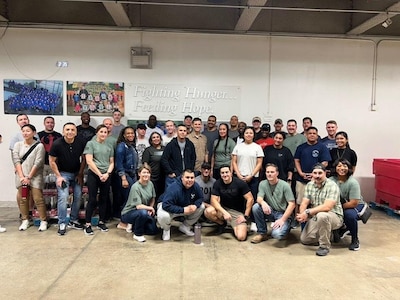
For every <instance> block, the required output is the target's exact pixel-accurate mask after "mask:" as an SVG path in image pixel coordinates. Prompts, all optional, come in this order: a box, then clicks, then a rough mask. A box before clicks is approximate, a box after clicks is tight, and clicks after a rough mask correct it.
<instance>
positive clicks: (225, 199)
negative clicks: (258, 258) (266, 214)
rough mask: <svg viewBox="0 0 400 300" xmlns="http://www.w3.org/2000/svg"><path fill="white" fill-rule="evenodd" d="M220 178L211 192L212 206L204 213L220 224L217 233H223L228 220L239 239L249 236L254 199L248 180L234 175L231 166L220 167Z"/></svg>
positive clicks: (242, 239)
mask: <svg viewBox="0 0 400 300" xmlns="http://www.w3.org/2000/svg"><path fill="white" fill-rule="evenodd" d="M220 174H221V178H220V179H218V180H217V181H216V182H215V184H214V187H213V189H212V192H211V206H209V207H207V209H206V210H205V212H204V215H205V216H206V218H207V219H209V220H211V221H213V222H215V223H217V224H218V229H217V234H221V233H223V230H224V228H225V226H226V225H227V222H230V225H231V226H232V228H233V231H234V234H235V237H236V238H237V239H238V240H239V241H244V240H246V238H247V221H248V219H249V215H250V212H251V206H252V205H253V202H254V199H253V196H252V194H251V191H250V189H249V187H248V185H247V183H246V182H244V181H243V180H240V179H238V178H236V177H233V176H232V172H231V170H230V167H229V166H222V167H221V168H220Z"/></svg>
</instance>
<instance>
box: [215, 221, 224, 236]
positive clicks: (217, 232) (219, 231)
mask: <svg viewBox="0 0 400 300" xmlns="http://www.w3.org/2000/svg"><path fill="white" fill-rule="evenodd" d="M226 225H227V223H226V221H224V224H222V225H221V224H218V223H217V229H215V231H214V234H215V235H221V234H223V233H224V232H225V227H226Z"/></svg>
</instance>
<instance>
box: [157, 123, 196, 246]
mask: <svg viewBox="0 0 400 300" xmlns="http://www.w3.org/2000/svg"><path fill="white" fill-rule="evenodd" d="M184 127H185V126H184ZM185 129H186V127H185ZM178 135H179V133H178ZM160 200H161V201H162V202H161V203H159V204H158V206H157V220H158V222H159V224H160V227H161V228H162V229H163V233H162V240H163V241H168V240H170V239H171V221H172V219H173V218H175V217H180V216H183V217H184V221H183V223H182V224H181V225H180V226H179V231H181V232H183V233H184V234H186V235H187V236H194V232H193V231H192V230H191V228H190V227H191V226H193V224H194V223H196V222H197V221H198V219H199V218H200V217H201V215H202V214H203V211H204V205H203V193H202V191H201V189H200V187H199V186H198V184H197V183H195V181H194V172H193V171H192V170H189V169H186V170H185V171H183V173H182V177H181V180H176V181H175V182H174V183H172V184H171V185H170V187H169V188H168V189H167V190H166V191H165V193H164V194H162V195H161V197H160Z"/></svg>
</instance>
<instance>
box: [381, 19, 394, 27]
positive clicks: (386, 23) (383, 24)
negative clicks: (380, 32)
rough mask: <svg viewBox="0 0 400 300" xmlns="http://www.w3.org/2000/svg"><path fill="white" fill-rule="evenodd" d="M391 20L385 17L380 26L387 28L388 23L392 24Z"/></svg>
mask: <svg viewBox="0 0 400 300" xmlns="http://www.w3.org/2000/svg"><path fill="white" fill-rule="evenodd" d="M392 23H393V21H392V20H391V19H390V18H387V19H386V20H385V21H384V22H383V23H382V26H383V27H385V28H388V27H389V26H390V25H392Z"/></svg>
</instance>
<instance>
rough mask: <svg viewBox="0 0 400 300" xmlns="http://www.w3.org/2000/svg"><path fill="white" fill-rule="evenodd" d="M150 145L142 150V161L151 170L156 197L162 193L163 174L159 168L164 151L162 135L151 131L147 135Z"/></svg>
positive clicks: (163, 185)
mask: <svg viewBox="0 0 400 300" xmlns="http://www.w3.org/2000/svg"><path fill="white" fill-rule="evenodd" d="M149 143H150V147H147V148H146V149H145V150H144V152H143V157H142V162H143V164H144V165H145V166H146V167H147V168H148V169H150V170H151V181H152V182H153V185H154V188H155V190H156V199H158V197H160V195H161V194H162V193H164V187H165V175H164V172H163V170H162V168H161V156H162V154H163V152H164V148H165V147H164V146H163V145H162V137H161V135H160V134H159V133H158V132H153V133H152V134H151V135H150V137H149Z"/></svg>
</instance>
